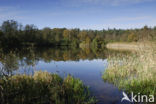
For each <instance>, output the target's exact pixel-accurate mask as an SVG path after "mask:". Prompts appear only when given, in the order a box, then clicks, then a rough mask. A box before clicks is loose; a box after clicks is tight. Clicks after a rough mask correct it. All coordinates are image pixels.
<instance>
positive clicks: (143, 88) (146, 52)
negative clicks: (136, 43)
mask: <svg viewBox="0 0 156 104" xmlns="http://www.w3.org/2000/svg"><path fill="white" fill-rule="evenodd" d="M155 45H156V44H153V43H152V44H151V45H150V46H151V47H145V48H141V49H139V51H138V52H136V53H135V52H134V53H132V54H130V55H126V56H124V55H119V56H118V55H117V56H110V57H109V58H108V68H107V69H106V70H105V72H104V74H103V76H102V78H103V79H104V80H105V81H108V82H111V83H113V84H115V85H116V86H118V87H119V88H120V89H123V90H126V91H127V92H129V93H130V92H134V93H136V94H138V93H140V94H146V95H149V94H152V95H154V96H156V48H155Z"/></svg>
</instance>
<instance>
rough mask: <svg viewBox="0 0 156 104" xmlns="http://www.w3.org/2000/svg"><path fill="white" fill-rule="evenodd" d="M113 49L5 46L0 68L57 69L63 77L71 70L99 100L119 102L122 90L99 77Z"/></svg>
mask: <svg viewBox="0 0 156 104" xmlns="http://www.w3.org/2000/svg"><path fill="white" fill-rule="evenodd" d="M116 53H117V52H116V51H111V50H107V49H78V48H77V49H72V48H69V47H61V48H60V47H59V48H42V49H39V48H32V47H30V48H24V49H13V50H7V51H6V50H4V51H2V52H1V54H0V57H1V58H0V62H1V67H2V69H1V70H2V71H4V72H5V73H6V74H9V75H13V74H18V73H20V74H21V73H26V74H33V73H34V71H38V70H42V71H47V72H51V73H57V74H59V75H61V76H62V77H65V76H67V75H68V74H70V75H72V76H74V77H76V78H79V79H81V80H82V81H83V82H84V84H85V85H87V86H89V89H90V91H91V94H92V95H93V96H95V97H96V98H97V99H98V104H121V98H122V91H120V90H119V89H118V88H117V87H115V86H114V85H113V84H110V83H107V82H104V81H103V79H102V73H104V71H105V69H106V68H107V65H108V63H107V57H108V56H109V55H111V54H116ZM120 54H123V53H120Z"/></svg>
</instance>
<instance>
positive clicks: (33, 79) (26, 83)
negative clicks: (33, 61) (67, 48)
mask: <svg viewBox="0 0 156 104" xmlns="http://www.w3.org/2000/svg"><path fill="white" fill-rule="evenodd" d="M0 85H1V86H0V98H1V104H28V103H29V104H94V103H95V99H94V98H93V97H91V96H90V94H89V90H88V88H87V87H86V86H84V84H83V83H82V81H80V80H79V79H76V78H73V77H72V76H70V75H69V76H67V77H66V78H65V79H62V78H61V77H59V76H58V75H57V74H50V73H48V72H35V74H34V75H33V76H30V75H15V76H11V77H8V78H1V79H0Z"/></svg>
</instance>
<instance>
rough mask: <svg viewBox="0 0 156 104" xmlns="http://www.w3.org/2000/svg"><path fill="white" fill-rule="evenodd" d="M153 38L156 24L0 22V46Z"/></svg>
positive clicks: (97, 43) (96, 44)
mask: <svg viewBox="0 0 156 104" xmlns="http://www.w3.org/2000/svg"><path fill="white" fill-rule="evenodd" d="M143 40H150V41H155V40H156V27H154V28H150V27H148V26H144V27H143V28H141V29H127V30H124V29H115V28H114V29H108V30H105V29H103V30H80V29H78V28H74V29H67V28H53V29H51V28H49V27H45V28H43V29H38V28H37V27H36V26H35V25H25V26H23V25H22V24H20V23H18V22H17V21H14V20H7V21H4V22H3V23H2V24H1V26H0V46H1V47H13V46H15V47H17V46H30V45H35V46H72V47H99V48H101V47H104V46H105V44H106V43H108V42H119V41H120V42H133V41H135V42H137V41H143Z"/></svg>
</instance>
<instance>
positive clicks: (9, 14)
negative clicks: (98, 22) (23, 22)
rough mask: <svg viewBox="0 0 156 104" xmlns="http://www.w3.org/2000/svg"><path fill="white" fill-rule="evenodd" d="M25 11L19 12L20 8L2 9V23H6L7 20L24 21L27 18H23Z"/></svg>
mask: <svg viewBox="0 0 156 104" xmlns="http://www.w3.org/2000/svg"><path fill="white" fill-rule="evenodd" d="M22 13H23V11H21V10H19V9H18V8H15V7H8V6H4V7H0V22H2V21H5V20H10V19H14V20H19V19H24V18H25V17H23V16H22Z"/></svg>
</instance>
